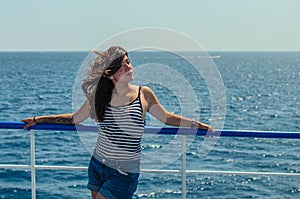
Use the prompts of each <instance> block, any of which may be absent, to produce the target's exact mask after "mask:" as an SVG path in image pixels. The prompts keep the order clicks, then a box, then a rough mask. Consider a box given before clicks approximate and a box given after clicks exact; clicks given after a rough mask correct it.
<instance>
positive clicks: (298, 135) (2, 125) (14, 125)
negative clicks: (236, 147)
mask: <svg viewBox="0 0 300 199" xmlns="http://www.w3.org/2000/svg"><path fill="white" fill-rule="evenodd" d="M24 125H25V123H23V122H11V121H8V122H6V121H3V122H0V129H23V127H24ZM35 130H53V131H58V130H59V131H87V132H98V129H97V127H96V126H90V125H61V124H38V125H35V126H32V127H31V128H30V129H29V132H30V164H29V165H20V164H0V169H1V168H2V169H24V170H27V169H28V170H30V172H31V198H32V199H36V170H87V169H88V168H87V167H85V166H58V165H56V166H52V165H37V164H36V161H35ZM145 134H159V135H179V136H181V152H182V158H181V169H141V172H146V173H176V174H180V175H181V186H182V187H181V193H182V198H183V199H185V198H186V181H187V174H191V173H194V174H223V175H273V176H294V177H300V173H287V172H249V171H215V170H188V169H187V168H186V164H187V159H186V136H192V135H194V136H212V137H213V136H220V137H250V138H280V139H300V132H282V131H251V130H216V133H207V131H204V130H196V132H195V129H190V128H180V131H179V130H178V128H172V127H171V128H160V129H159V130H158V129H157V128H154V127H146V128H145Z"/></svg>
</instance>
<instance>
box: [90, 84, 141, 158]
mask: <svg viewBox="0 0 300 199" xmlns="http://www.w3.org/2000/svg"><path fill="white" fill-rule="evenodd" d="M140 91H141V87H140V88H139V91H138V96H137V98H136V99H135V100H134V101H132V102H131V103H130V104H128V105H124V106H110V105H108V106H107V107H106V110H105V115H104V120H103V121H102V122H98V129H99V137H98V139H97V143H96V147H95V151H94V153H95V155H96V156H100V157H105V158H108V159H111V160H139V159H140V158H141V139H142V135H143V133H144V124H145V122H144V119H143V108H142V104H141V99H140Z"/></svg>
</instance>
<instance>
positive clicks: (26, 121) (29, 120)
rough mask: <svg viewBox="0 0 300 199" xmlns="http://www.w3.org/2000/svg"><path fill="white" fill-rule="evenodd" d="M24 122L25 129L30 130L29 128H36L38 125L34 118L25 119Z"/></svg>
mask: <svg viewBox="0 0 300 199" xmlns="http://www.w3.org/2000/svg"><path fill="white" fill-rule="evenodd" d="M21 121H22V122H25V123H26V124H25V125H24V127H23V129H24V130H25V129H28V128H29V127H31V126H34V125H36V122H35V121H34V120H33V117H32V118H25V119H23V120H21Z"/></svg>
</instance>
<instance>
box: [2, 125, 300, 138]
mask: <svg viewBox="0 0 300 199" xmlns="http://www.w3.org/2000/svg"><path fill="white" fill-rule="evenodd" d="M24 125H25V123H24V122H10V121H8V122H7V121H3V122H0V129H23V127H24ZM30 129H34V130H61V131H87V132H97V131H98V129H97V127H96V126H91V125H66V124H38V125H35V126H32V127H31V128H30ZM145 134H158V135H195V136H221V137H255V138H285V139H300V132H287V131H254V130H216V133H209V132H207V131H206V130H202V129H198V130H197V131H195V129H191V128H175V127H164V128H156V127H145Z"/></svg>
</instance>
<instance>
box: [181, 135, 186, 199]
mask: <svg viewBox="0 0 300 199" xmlns="http://www.w3.org/2000/svg"><path fill="white" fill-rule="evenodd" d="M181 154H182V160H181V186H182V188H181V189H182V198H183V199H186V136H185V135H182V136H181Z"/></svg>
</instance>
